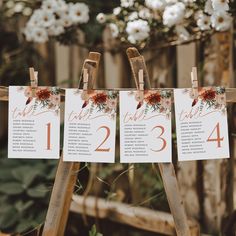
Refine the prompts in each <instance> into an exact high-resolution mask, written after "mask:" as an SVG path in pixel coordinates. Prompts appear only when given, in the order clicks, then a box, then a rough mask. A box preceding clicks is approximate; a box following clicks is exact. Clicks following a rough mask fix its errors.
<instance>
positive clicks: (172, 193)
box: [158, 163, 191, 236]
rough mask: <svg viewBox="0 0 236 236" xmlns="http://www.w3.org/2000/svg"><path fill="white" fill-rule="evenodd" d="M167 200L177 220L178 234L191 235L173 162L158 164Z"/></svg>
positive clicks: (175, 220) (181, 235) (180, 235)
mask: <svg viewBox="0 0 236 236" xmlns="http://www.w3.org/2000/svg"><path fill="white" fill-rule="evenodd" d="M158 166H159V169H160V173H161V176H162V180H163V183H164V188H165V192H166V196H167V200H168V203H169V206H170V210H171V213H172V215H173V218H174V222H175V229H176V232H177V235H178V236H190V235H191V234H190V229H189V225H188V221H187V216H186V213H185V209H184V204H183V201H182V199H181V196H180V191H179V187H178V182H177V178H176V175H175V170H174V166H173V164H166V163H165V164H163V163H162V164H158Z"/></svg>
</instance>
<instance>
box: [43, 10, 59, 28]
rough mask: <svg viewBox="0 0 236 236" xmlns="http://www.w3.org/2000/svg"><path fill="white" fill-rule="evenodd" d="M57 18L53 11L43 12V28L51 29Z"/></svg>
mask: <svg viewBox="0 0 236 236" xmlns="http://www.w3.org/2000/svg"><path fill="white" fill-rule="evenodd" d="M55 20H56V18H55V16H54V14H53V13H52V12H51V11H48V10H45V11H43V12H42V26H43V27H50V26H51V25H53V24H54V22H55Z"/></svg>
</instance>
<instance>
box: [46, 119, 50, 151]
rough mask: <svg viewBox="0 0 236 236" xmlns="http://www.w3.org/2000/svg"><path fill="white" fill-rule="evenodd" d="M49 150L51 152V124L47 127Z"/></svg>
mask: <svg viewBox="0 0 236 236" xmlns="http://www.w3.org/2000/svg"><path fill="white" fill-rule="evenodd" d="M46 126H47V150H51V123H48V124H47V125H46Z"/></svg>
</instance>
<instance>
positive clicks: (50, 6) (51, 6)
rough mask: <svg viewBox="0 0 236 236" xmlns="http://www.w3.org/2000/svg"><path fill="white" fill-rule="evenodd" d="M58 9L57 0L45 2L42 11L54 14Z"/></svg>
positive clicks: (46, 0) (45, 0)
mask: <svg viewBox="0 0 236 236" xmlns="http://www.w3.org/2000/svg"><path fill="white" fill-rule="evenodd" d="M56 8H57V1H56V0H44V1H43V3H42V9H43V10H46V11H52V12H54V11H55V10H56Z"/></svg>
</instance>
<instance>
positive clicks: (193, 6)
mask: <svg viewBox="0 0 236 236" xmlns="http://www.w3.org/2000/svg"><path fill="white" fill-rule="evenodd" d="M229 10H230V8H229V0H207V1H202V0H182V1H177V0H121V2H120V6H119V7H116V8H114V9H113V14H103V13H99V14H98V15H97V21H98V22H100V23H101V24H104V25H107V26H109V28H110V30H111V35H112V36H113V38H115V39H117V40H118V41H119V42H123V43H128V44H135V45H140V46H142V45H143V46H145V45H146V44H147V43H150V44H151V43H154V42H156V41H158V42H160V41H162V42H163V43H167V44H169V43H170V42H175V41H178V42H179V43H182V42H186V41H191V40H194V39H198V38H201V37H203V36H206V35H209V34H212V33H213V32H214V31H226V30H228V29H229V28H230V26H231V22H232V15H231V14H230V12H229Z"/></svg>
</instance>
